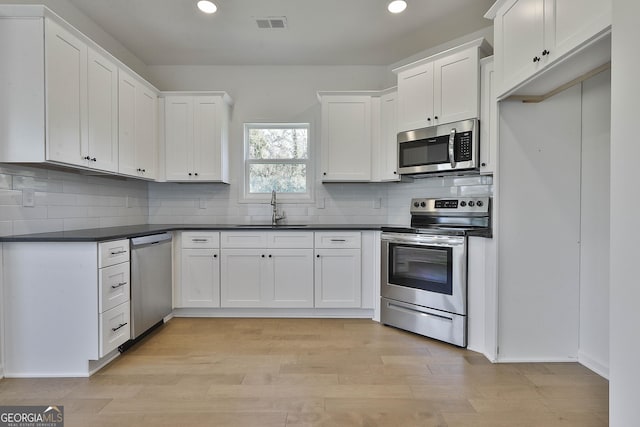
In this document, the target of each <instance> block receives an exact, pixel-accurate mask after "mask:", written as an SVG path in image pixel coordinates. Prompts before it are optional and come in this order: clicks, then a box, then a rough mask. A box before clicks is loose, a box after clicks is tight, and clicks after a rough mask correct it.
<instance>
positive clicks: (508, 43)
mask: <svg viewBox="0 0 640 427" xmlns="http://www.w3.org/2000/svg"><path fill="white" fill-rule="evenodd" d="M545 3H546V0H514V1H512V2H509V3H508V4H506V5H505V6H504V7H503V9H502V10H501V11H500V12H498V15H497V16H496V18H495V20H494V31H495V49H496V52H499V54H496V59H497V61H498V64H497V72H498V79H499V81H500V89H499V92H500V93H504V92H505V91H507V90H508V89H510V88H512V87H514V86H516V85H517V84H519V83H520V82H522V81H524V80H525V79H526V78H528V77H529V76H531V75H533V74H534V73H535V72H536V71H537V70H538V69H540V68H541V67H542V61H543V59H542V52H543V50H544V46H545V13H550V11H549V10H545ZM545 61H546V59H545Z"/></svg>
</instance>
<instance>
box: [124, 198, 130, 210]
mask: <svg viewBox="0 0 640 427" xmlns="http://www.w3.org/2000/svg"><path fill="white" fill-rule="evenodd" d="M124 206H125V207H127V208H130V207H131V196H126V197H125V198H124Z"/></svg>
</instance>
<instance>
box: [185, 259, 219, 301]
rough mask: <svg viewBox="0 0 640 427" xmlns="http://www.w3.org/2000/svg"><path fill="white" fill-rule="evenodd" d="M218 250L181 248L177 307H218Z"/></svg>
mask: <svg viewBox="0 0 640 427" xmlns="http://www.w3.org/2000/svg"><path fill="white" fill-rule="evenodd" d="M219 254H220V250H219V249H183V250H182V259H181V261H182V278H181V283H182V288H181V293H180V301H179V303H178V304H177V305H178V306H179V307H220V256H219Z"/></svg>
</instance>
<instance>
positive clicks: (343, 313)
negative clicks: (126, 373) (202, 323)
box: [173, 308, 374, 319]
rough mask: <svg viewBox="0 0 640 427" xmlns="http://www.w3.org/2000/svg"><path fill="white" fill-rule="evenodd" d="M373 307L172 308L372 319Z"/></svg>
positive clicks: (187, 313) (181, 312)
mask: <svg viewBox="0 0 640 427" xmlns="http://www.w3.org/2000/svg"><path fill="white" fill-rule="evenodd" d="M373 315H374V310H373V309H350V308H325V309H317V308H310V309H303V308H290V309H286V308H283V309H278V308H174V309H173V317H265V318H276V317H283V318H329V319H330V318H336V319H340V318H354V319H372V318H373Z"/></svg>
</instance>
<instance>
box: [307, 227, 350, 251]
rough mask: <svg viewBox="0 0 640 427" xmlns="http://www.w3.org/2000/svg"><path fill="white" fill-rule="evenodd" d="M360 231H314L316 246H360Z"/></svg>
mask: <svg viewBox="0 0 640 427" xmlns="http://www.w3.org/2000/svg"><path fill="white" fill-rule="evenodd" d="M360 237H361V233H360V232H359V231H346V232H344V233H340V232H336V231H330V232H326V233H325V232H320V233H316V236H315V243H316V248H349V249H357V248H359V247H360Z"/></svg>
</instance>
